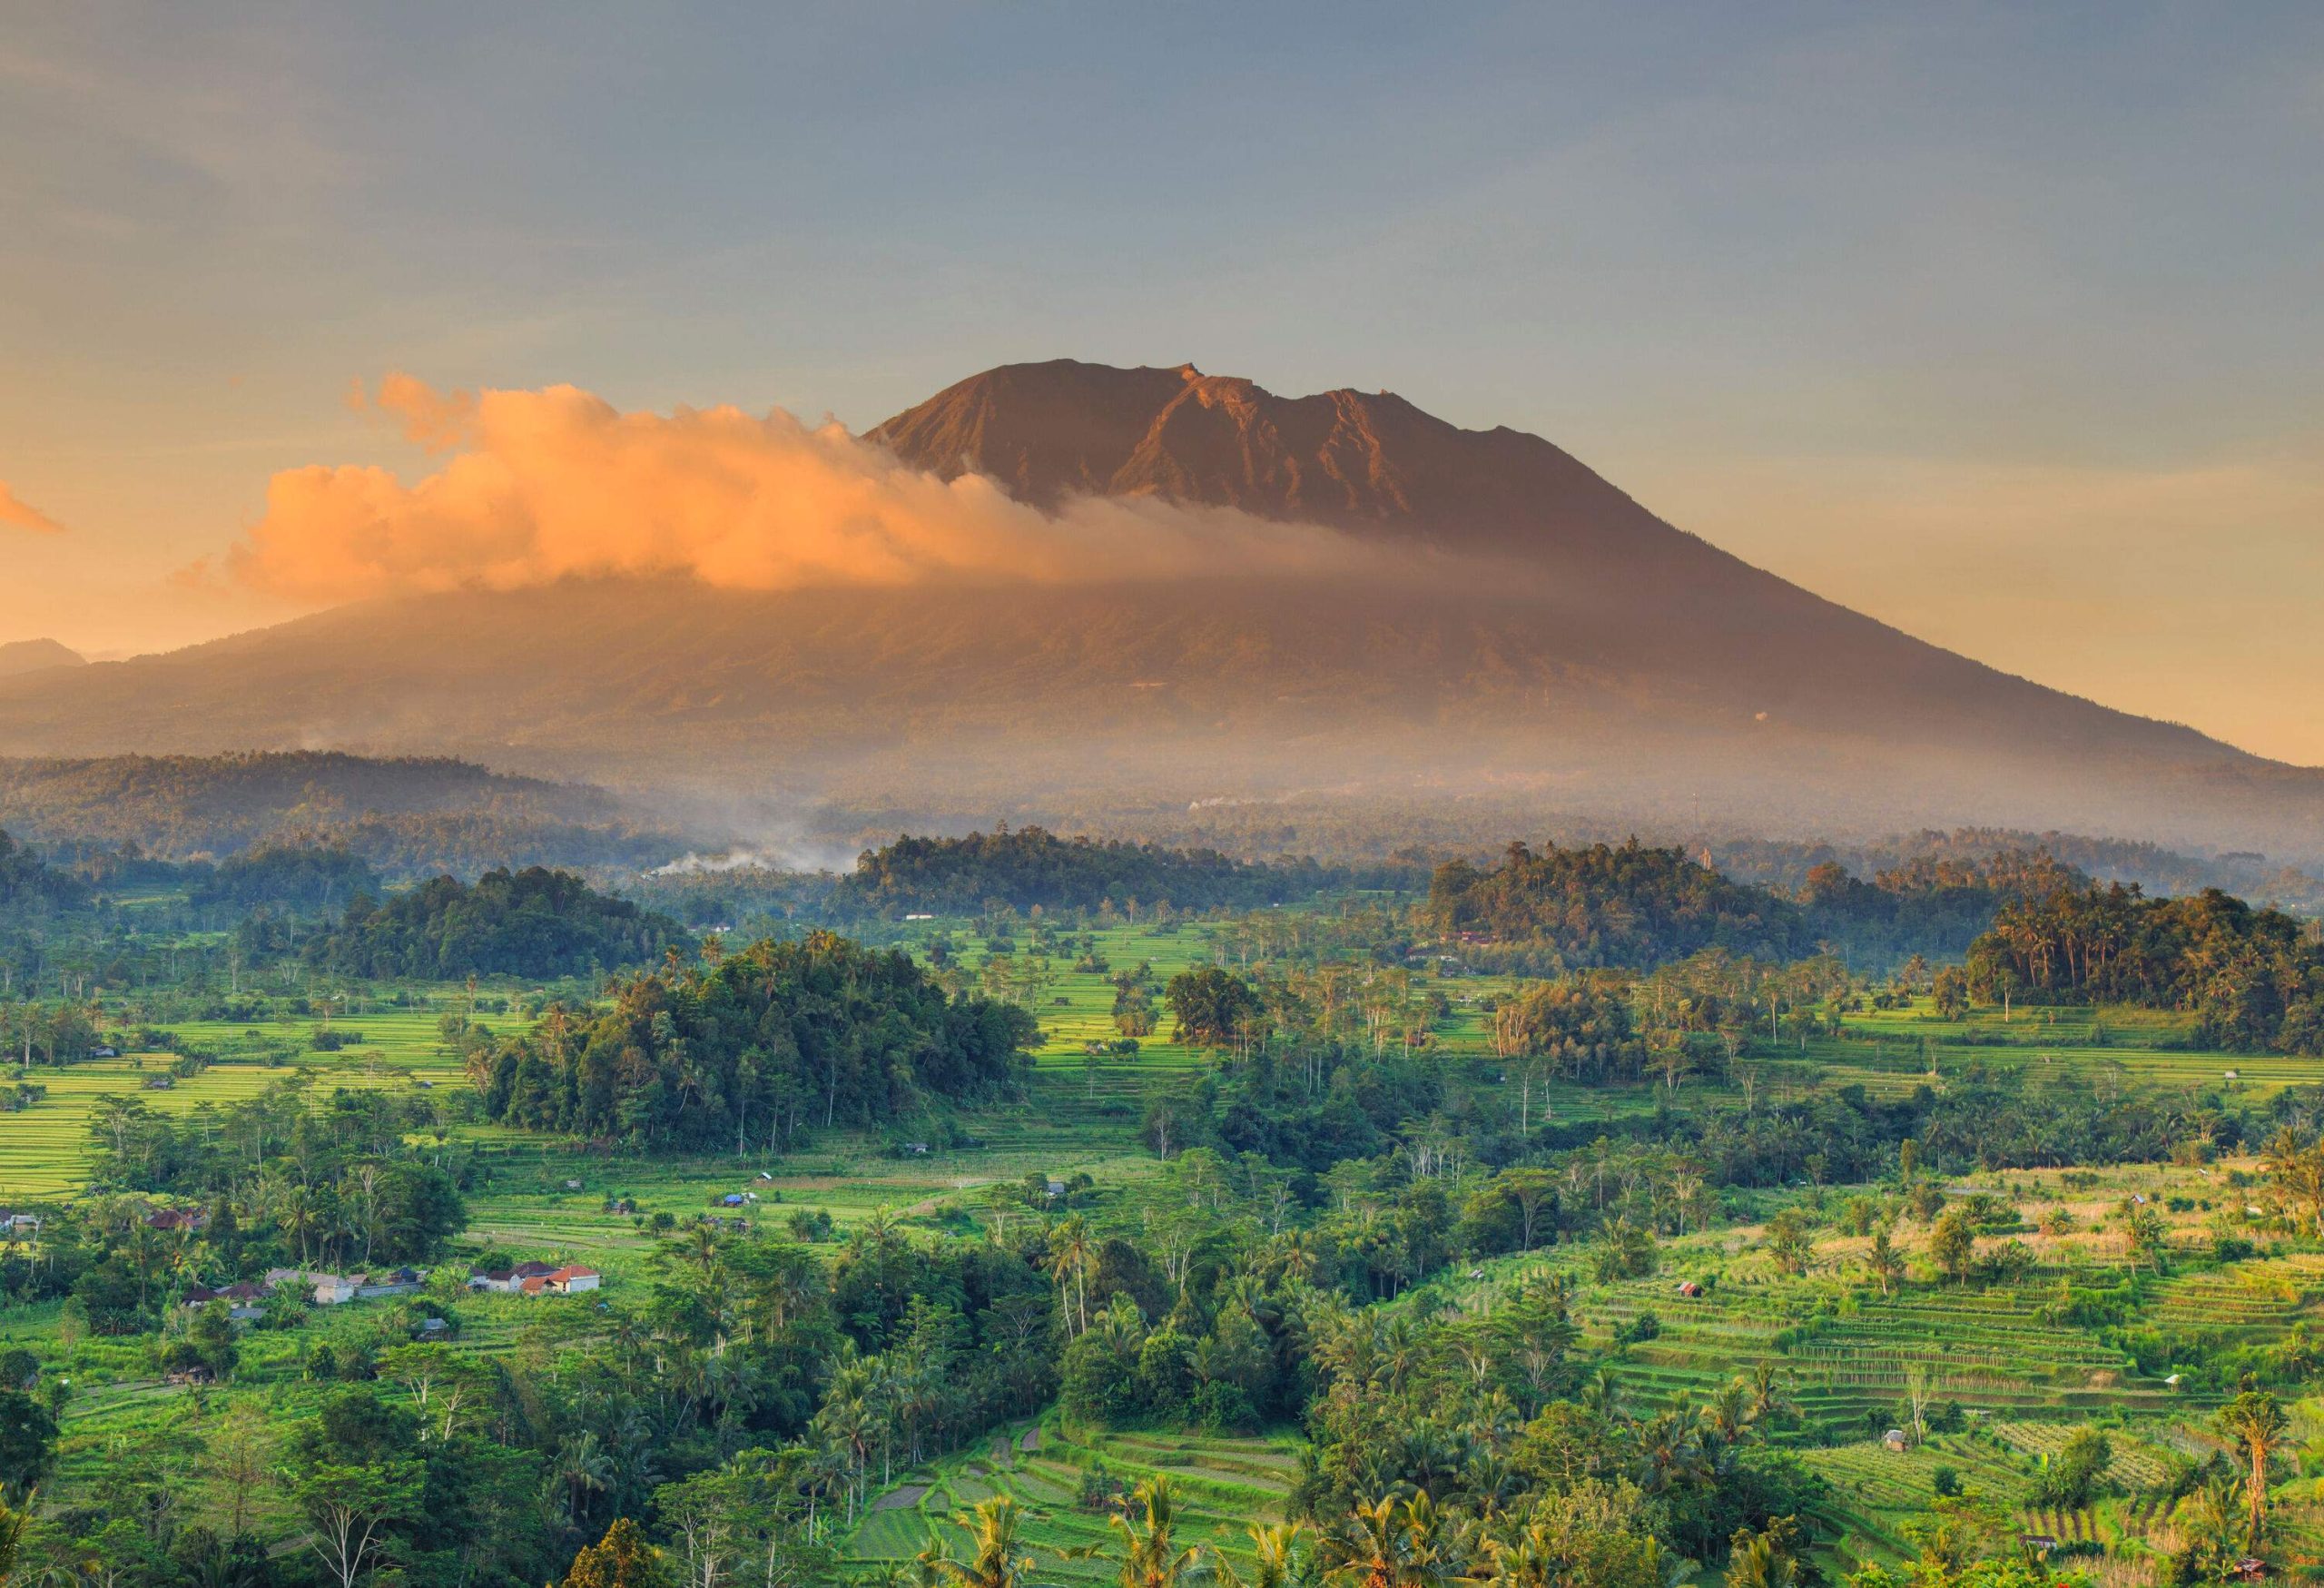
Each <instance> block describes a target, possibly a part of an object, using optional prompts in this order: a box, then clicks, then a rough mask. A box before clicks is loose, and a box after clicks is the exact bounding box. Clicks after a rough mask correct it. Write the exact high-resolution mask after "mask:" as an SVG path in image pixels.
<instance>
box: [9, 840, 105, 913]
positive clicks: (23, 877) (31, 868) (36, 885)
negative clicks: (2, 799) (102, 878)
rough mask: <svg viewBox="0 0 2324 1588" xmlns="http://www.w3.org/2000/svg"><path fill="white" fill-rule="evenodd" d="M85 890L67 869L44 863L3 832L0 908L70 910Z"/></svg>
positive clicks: (22, 911) (42, 911)
mask: <svg viewBox="0 0 2324 1588" xmlns="http://www.w3.org/2000/svg"><path fill="white" fill-rule="evenodd" d="M85 893H86V890H85V889H84V888H83V886H82V885H81V883H80V882H79V881H78V880H77V879H76V878H74V877H73V876H71V875H69V874H68V873H64V872H61V871H57V870H55V869H54V867H52V866H49V865H48V864H46V863H44V862H43V861H42V860H41V857H40V856H39V855H37V854H35V853H33V851H31V850H29V849H27V848H25V846H24V845H22V844H20V843H17V842H16V841H15V839H13V838H11V837H9V836H8V834H7V833H5V832H0V912H5V913H7V914H11V915H41V914H46V913H48V912H51V911H55V910H68V909H71V908H72V907H73V906H74V905H75V904H78V903H80V902H82V900H83V898H84V896H85Z"/></svg>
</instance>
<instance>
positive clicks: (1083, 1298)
mask: <svg viewBox="0 0 2324 1588" xmlns="http://www.w3.org/2000/svg"><path fill="white" fill-rule="evenodd" d="M1097 1260H1098V1242H1097V1238H1096V1237H1094V1236H1092V1235H1091V1234H1090V1232H1089V1224H1088V1220H1087V1219H1085V1218H1082V1217H1081V1215H1080V1214H1078V1213H1076V1214H1073V1215H1071V1216H1069V1217H1068V1218H1065V1219H1064V1220H1063V1221H1062V1222H1060V1223H1059V1225H1058V1227H1057V1228H1055V1229H1053V1230H1051V1231H1050V1232H1049V1277H1051V1278H1053V1279H1055V1280H1056V1281H1057V1287H1058V1298H1059V1301H1060V1302H1064V1301H1070V1302H1071V1303H1072V1304H1073V1317H1074V1318H1075V1320H1076V1325H1075V1328H1074V1331H1073V1332H1074V1333H1075V1334H1077V1335H1078V1334H1080V1333H1081V1332H1082V1331H1083V1330H1085V1329H1087V1328H1088V1327H1089V1269H1090V1268H1091V1267H1092V1266H1093V1265H1094V1264H1095V1263H1096V1262H1097ZM1068 1280H1070V1281H1072V1293H1071V1294H1070V1295H1068V1293H1067V1292H1068V1284H1067V1282H1068Z"/></svg>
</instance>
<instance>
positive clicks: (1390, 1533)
mask: <svg viewBox="0 0 2324 1588" xmlns="http://www.w3.org/2000/svg"><path fill="white" fill-rule="evenodd" d="M1398 1510H1399V1507H1398V1505H1397V1504H1396V1501H1395V1497H1394V1496H1393V1495H1392V1494H1384V1495H1382V1496H1381V1497H1380V1498H1379V1499H1377V1500H1374V1501H1373V1502H1372V1503H1371V1504H1368V1505H1365V1504H1358V1505H1357V1506H1356V1507H1355V1508H1354V1510H1352V1511H1350V1512H1349V1513H1348V1514H1347V1515H1346V1516H1345V1517H1344V1518H1343V1519H1342V1521H1341V1523H1340V1524H1339V1525H1338V1526H1337V1527H1335V1528H1334V1529H1333V1530H1332V1531H1331V1532H1329V1533H1327V1534H1324V1547H1323V1562H1324V1582H1325V1583H1329V1584H1331V1585H1332V1588H1398V1585H1399V1584H1400V1583H1403V1580H1404V1576H1403V1559H1404V1549H1403V1543H1404V1541H1403V1526H1402V1518H1401V1517H1399V1515H1398V1514H1397V1513H1398Z"/></svg>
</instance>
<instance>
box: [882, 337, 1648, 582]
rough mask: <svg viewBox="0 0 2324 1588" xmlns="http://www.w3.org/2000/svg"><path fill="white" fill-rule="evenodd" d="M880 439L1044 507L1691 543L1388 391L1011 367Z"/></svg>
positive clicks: (1496, 536)
mask: <svg viewBox="0 0 2324 1588" xmlns="http://www.w3.org/2000/svg"><path fill="white" fill-rule="evenodd" d="M870 437H871V439H873V440H875V441H878V442H880V443H881V444H883V445H885V446H886V447H888V448H890V449H891V450H893V451H894V452H895V453H896V455H897V456H898V457H900V458H901V459H903V460H904V461H905V462H907V463H910V464H911V465H913V466H915V467H917V468H921V469H931V470H933V471H935V472H937V473H940V474H942V475H944V476H946V477H947V478H950V477H951V476H954V475H957V474H960V473H964V472H973V473H979V474H985V475H989V476H990V477H992V478H995V479H997V480H999V481H1000V482H1001V483H1002V484H1003V485H1005V486H1007V487H1008V488H1009V490H1010V491H1011V492H1013V493H1014V494H1015V495H1016V496H1018V497H1019V498H1020V499H1023V500H1026V501H1029V502H1032V503H1034V504H1036V505H1038V506H1040V507H1044V508H1053V507H1055V506H1056V505H1057V504H1058V503H1059V502H1060V501H1062V500H1063V499H1065V498H1068V497H1071V496H1076V495H1094V496H1143V495H1155V496H1163V497H1167V498H1171V499H1173V500H1177V501H1186V502H1193V503H1199V504H1204V505H1207V506H1212V507H1230V508H1240V509H1242V510H1244V511H1246V512H1249V513H1254V514H1256V515H1258V516H1260V517H1262V518H1282V519H1297V520H1304V521H1308V522H1315V523H1322V524H1327V525H1331V526H1333V527H1334V528H1342V529H1347V530H1352V531H1354V532H1357V533H1364V534H1383V533H1384V534H1389V535H1393V536H1394V537H1395V538H1402V539H1411V540H1417V541H1420V542H1423V543H1425V544H1431V545H1437V546H1443V547H1448V548H1453V549H1459V550H1468V551H1492V552H1518V553H1522V554H1526V555H1539V554H1541V553H1544V552H1555V551H1558V550H1560V549H1563V550H1566V551H1591V552H1593V553H1597V552H1602V551H1603V549H1604V548H1605V547H1606V546H1607V545H1608V544H1609V543H1610V542H1611V541H1620V542H1621V543H1623V544H1624V545H1625V546H1628V547H1631V548H1632V549H1635V547H1636V546H1637V545H1638V543H1640V541H1644V542H1649V543H1651V542H1654V541H1657V540H1659V539H1662V538H1671V537H1675V536H1676V531H1674V530H1672V529H1670V528H1669V526H1667V525H1664V524H1662V523H1661V522H1660V521H1659V520H1658V519H1656V518H1653V517H1652V516H1651V515H1649V514H1648V513H1646V512H1645V511H1644V510H1642V509H1641V508H1639V507H1638V505H1637V504H1636V503H1634V502H1632V501H1631V500H1630V498H1628V497H1626V496H1624V495H1623V494H1622V493H1621V492H1620V491H1619V490H1617V489H1615V488H1613V487H1612V486H1610V485H1609V484H1608V483H1607V482H1606V481H1605V480H1603V479H1601V478H1599V477H1598V476H1597V475H1596V474H1594V473H1592V472H1591V471H1590V469H1587V468H1585V467H1583V466H1582V465H1581V463H1579V462H1577V461H1576V460H1575V459H1573V458H1571V457H1570V456H1568V455H1567V454H1566V453H1564V452H1562V451H1561V450H1559V449H1557V448H1556V447H1554V446H1552V445H1551V444H1550V443H1549V442H1548V441H1545V440H1543V439H1541V438H1540V437H1538V436H1530V435H1526V434H1524V433H1523V432H1521V431H1517V430H1511V429H1492V430H1464V429H1460V428H1458V427H1457V426H1454V425H1451V424H1448V423H1446V422H1445V421H1444V420H1443V419H1438V418H1436V417H1434V416H1433V415H1432V414H1429V413H1426V412H1424V411H1423V410H1422V409H1420V408H1418V407H1417V406H1415V405H1414V404H1413V403H1411V402H1409V401H1407V400H1405V399H1403V398H1402V397H1399V396H1397V395H1396V394H1395V393H1393V392H1392V391H1388V390H1381V391H1378V392H1375V393H1372V394H1369V395H1367V394H1365V393H1364V392H1361V391H1358V390H1355V389H1354V388H1353V387H1345V386H1343V387H1339V388H1336V389H1334V390H1330V391H1324V392H1319V393H1316V394H1315V395H1313V396H1308V397H1282V396H1278V395H1277V394H1275V392H1272V391H1269V390H1267V389H1266V388H1265V387H1264V386H1261V385H1259V384H1258V383H1257V382H1256V381H1255V380H1250V379H1248V378H1247V377H1245V376H1239V375H1206V374H1204V373H1203V372H1202V371H1201V370H1198V369H1196V367H1195V366H1194V365H1193V364H1191V363H1185V364H1179V365H1177V366H1176V367H1174V368H1169V369H1160V368H1155V367H1152V366H1140V367H1138V368H1135V369H1118V368H1115V367H1113V366H1111V365H1106V364H1087V363H1082V362H1079V361H1078V360H1070V359H1058V360H1050V361H1049V362H1046V363H1038V364H1003V365H1001V366H1000V367H998V368H996V369H992V370H986V371H984V372H983V373H982V374H980V375H972V376H970V377H969V379H967V380H962V381H960V382H959V383H958V384H957V385H953V386H950V387H947V388H946V389H945V390H942V391H940V392H938V393H937V394H936V395H935V396H934V397H932V398H931V399H928V400H927V401H926V402H923V403H921V405H920V406H919V407H917V408H913V409H907V410H905V411H904V412H902V413H900V414H898V415H896V416H895V417H894V418H893V419H889V420H888V421H887V422H886V423H884V424H881V425H880V426H879V427H877V428H876V429H873V430H872V431H871V432H870ZM1681 538H1683V537H1681Z"/></svg>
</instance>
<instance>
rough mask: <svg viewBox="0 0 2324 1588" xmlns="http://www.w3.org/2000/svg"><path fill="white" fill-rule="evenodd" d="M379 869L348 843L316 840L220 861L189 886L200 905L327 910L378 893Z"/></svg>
mask: <svg viewBox="0 0 2324 1588" xmlns="http://www.w3.org/2000/svg"><path fill="white" fill-rule="evenodd" d="M379 892H380V882H379V873H378V872H376V871H373V870H372V869H371V866H370V863H369V862H368V861H366V860H364V859H363V858H362V857H361V856H360V855H358V854H356V853H353V852H352V851H351V850H349V849H346V848H344V847H331V848H323V847H320V846H317V845H312V844H300V845H291V846H287V847H282V848H267V849H254V850H251V852H249V853H246V854H237V855H234V856H233V857H231V859H228V860H226V861H223V862H222V863H220V864H219V865H218V867H217V869H216V870H214V871H212V872H211V873H209V874H208V875H207V876H202V877H199V878H198V879H197V880H196V881H195V882H194V883H193V885H192V888H191V889H190V890H189V896H190V898H191V900H192V902H193V903H194V904H195V905H197V906H209V905H219V904H227V905H238V906H241V907H243V908H249V907H251V906H254V905H261V904H275V905H281V906H283V907H285V908H288V909H292V910H328V909H332V908H335V907H341V906H344V905H346V904H348V903H349V902H351V901H352V900H353V899H354V898H355V896H356V895H357V894H359V893H363V894H369V895H371V896H372V897H375V898H376V897H377V896H378V895H379Z"/></svg>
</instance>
